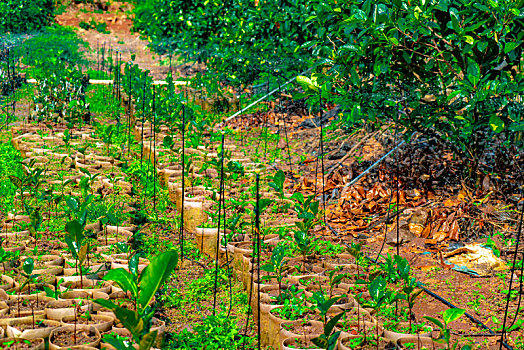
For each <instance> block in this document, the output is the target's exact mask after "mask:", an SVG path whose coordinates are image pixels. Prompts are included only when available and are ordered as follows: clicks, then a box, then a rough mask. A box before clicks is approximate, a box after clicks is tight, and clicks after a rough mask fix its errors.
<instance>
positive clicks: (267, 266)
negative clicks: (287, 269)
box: [260, 264, 275, 272]
mask: <svg viewBox="0 0 524 350" xmlns="http://www.w3.org/2000/svg"><path fill="white" fill-rule="evenodd" d="M260 269H261V270H262V271H266V272H275V269H274V268H273V264H265V265H262V266H260Z"/></svg>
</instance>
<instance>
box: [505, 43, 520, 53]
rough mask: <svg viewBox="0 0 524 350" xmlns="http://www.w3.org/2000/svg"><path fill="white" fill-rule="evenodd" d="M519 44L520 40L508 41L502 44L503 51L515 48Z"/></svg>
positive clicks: (506, 51)
mask: <svg viewBox="0 0 524 350" xmlns="http://www.w3.org/2000/svg"><path fill="white" fill-rule="evenodd" d="M520 44H522V41H508V42H507V43H506V44H505V45H504V53H508V52H510V51H513V50H515V49H516V48H517V47H518V46H519V45H520Z"/></svg>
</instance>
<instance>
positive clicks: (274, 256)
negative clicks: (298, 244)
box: [260, 243, 289, 302]
mask: <svg viewBox="0 0 524 350" xmlns="http://www.w3.org/2000/svg"><path fill="white" fill-rule="evenodd" d="M285 256H286V248H285V247H284V245H283V244H282V243H279V244H278V245H277V246H276V247H275V249H273V252H272V253H271V259H270V260H269V263H267V264H265V265H262V266H261V267H260V269H261V270H263V271H266V272H270V273H274V274H275V277H276V279H277V282H278V301H279V302H282V301H283V296H282V280H283V279H284V273H285V272H286V271H287V270H288V269H289V266H287V265H286V262H287V260H286V259H284V258H285ZM270 278H271V277H270Z"/></svg>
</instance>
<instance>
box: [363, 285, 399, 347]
mask: <svg viewBox="0 0 524 350" xmlns="http://www.w3.org/2000/svg"><path fill="white" fill-rule="evenodd" d="M368 291H369V294H370V295H371V301H369V302H368V303H367V305H366V306H368V307H371V308H373V309H375V311H376V312H377V313H378V311H379V310H380V308H381V307H383V306H385V305H387V304H390V303H391V299H392V297H393V294H392V292H391V291H390V290H388V289H387V281H386V280H385V279H384V277H382V276H377V277H375V278H374V279H373V281H371V283H369V284H368ZM376 330H377V333H376V336H377V350H378V348H379V341H378V340H379V336H378V327H376Z"/></svg>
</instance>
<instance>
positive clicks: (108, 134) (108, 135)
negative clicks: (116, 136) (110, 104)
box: [102, 125, 115, 157]
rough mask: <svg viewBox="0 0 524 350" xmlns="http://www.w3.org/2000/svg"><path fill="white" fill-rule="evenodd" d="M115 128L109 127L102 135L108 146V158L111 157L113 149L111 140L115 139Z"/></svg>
mask: <svg viewBox="0 0 524 350" xmlns="http://www.w3.org/2000/svg"><path fill="white" fill-rule="evenodd" d="M114 131H115V130H114V126H113V125H108V126H107V127H106V128H105V129H104V131H103V133H102V140H103V141H104V143H105V144H106V149H107V156H108V157H109V156H110V154H109V152H110V148H111V140H112V138H113V133H114Z"/></svg>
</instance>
